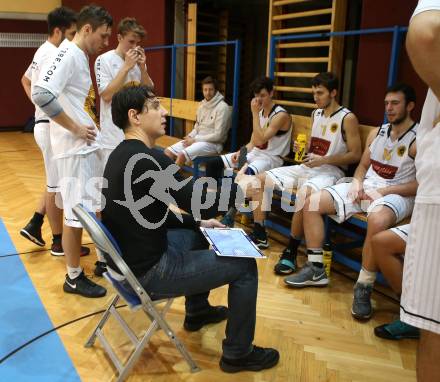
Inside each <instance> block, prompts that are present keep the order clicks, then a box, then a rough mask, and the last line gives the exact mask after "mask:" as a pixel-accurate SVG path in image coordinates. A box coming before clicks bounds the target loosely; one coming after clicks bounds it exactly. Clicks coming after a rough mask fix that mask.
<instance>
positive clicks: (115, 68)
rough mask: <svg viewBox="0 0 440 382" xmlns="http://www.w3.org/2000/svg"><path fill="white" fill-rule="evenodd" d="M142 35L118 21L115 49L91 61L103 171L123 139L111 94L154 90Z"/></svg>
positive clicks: (101, 265)
mask: <svg viewBox="0 0 440 382" xmlns="http://www.w3.org/2000/svg"><path fill="white" fill-rule="evenodd" d="M145 34H146V33H145V29H144V27H143V26H142V25H140V24H139V23H138V22H137V21H136V19H135V18H132V17H126V18H124V19H122V20H121V21H120V22H119V25H118V35H117V37H118V46H117V47H116V49H112V50H109V51H108V52H105V53H104V54H101V55H100V56H98V58H97V59H96V61H95V76H96V84H97V86H98V93H99V98H100V108H99V115H100V119H99V123H100V127H101V145H102V153H103V167H102V170H103V171H104V168H105V165H106V163H107V160H108V157H109V156H110V154H111V152H112V151H113V150H114V149H115V148H116V146H117V145H119V143H121V142H122V141H123V140H124V134H123V133H122V131H121V129H120V128H118V127H116V126H115V124H114V123H113V120H112V112H111V105H112V97H113V94H115V93H116V92H118V91H119V90H120V89H122V88H123V87H125V86H138V85H146V86H149V87H151V88H153V87H154V83H153V80H152V79H151V77H150V75H149V74H148V69H147V65H146V57H145V52H144V50H143V49H142V47H141V46H140V45H139V44H140V43H141V42H142V39H143V38H144V37H145ZM103 174H104V173H103ZM96 255H97V257H98V261H97V262H96V263H95V270H94V274H95V275H96V276H102V274H103V273H104V272H105V271H106V262H105V258H104V256H103V254H102V253H101V251H100V250H99V249H98V248H96Z"/></svg>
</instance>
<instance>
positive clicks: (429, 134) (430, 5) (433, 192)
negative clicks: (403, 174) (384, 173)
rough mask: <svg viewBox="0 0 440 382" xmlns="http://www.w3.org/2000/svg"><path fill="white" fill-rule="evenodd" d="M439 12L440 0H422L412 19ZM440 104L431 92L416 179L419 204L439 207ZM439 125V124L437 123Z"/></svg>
mask: <svg viewBox="0 0 440 382" xmlns="http://www.w3.org/2000/svg"><path fill="white" fill-rule="evenodd" d="M432 10H437V11H440V0H420V1H419V3H418V5H417V7H416V9H415V11H414V13H413V16H412V17H414V16H415V15H417V14H419V13H422V12H425V11H432ZM439 117H440V102H439V100H438V99H437V97H436V96H435V94H434V93H433V92H432V90H431V89H429V90H428V94H427V95H426V100H425V103H424V105H423V110H422V116H421V118H420V127H419V129H418V131H417V155H416V161H415V163H416V170H417V173H416V176H417V181H418V183H419V187H418V189H417V196H416V203H427V204H440V156H439V155H438V148H439V147H440V123H439V122H438V121H439ZM435 122H436V123H435Z"/></svg>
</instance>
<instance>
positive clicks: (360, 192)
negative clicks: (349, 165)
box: [347, 179, 365, 203]
mask: <svg viewBox="0 0 440 382" xmlns="http://www.w3.org/2000/svg"><path fill="white" fill-rule="evenodd" d="M347 196H348V199H349V200H351V201H352V202H353V203H360V201H361V200H364V199H365V192H364V185H363V183H362V182H359V181H358V180H357V179H353V181H352V182H351V186H350V190H349V191H348V194H347Z"/></svg>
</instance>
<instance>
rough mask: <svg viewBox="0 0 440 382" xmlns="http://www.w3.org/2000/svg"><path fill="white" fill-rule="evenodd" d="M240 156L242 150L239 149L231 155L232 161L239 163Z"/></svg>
mask: <svg viewBox="0 0 440 382" xmlns="http://www.w3.org/2000/svg"><path fill="white" fill-rule="evenodd" d="M239 156H240V150H238V151H237V152H235V153H234V154H232V157H231V161H232V163H234V164H235V163H237V162H238V157H239Z"/></svg>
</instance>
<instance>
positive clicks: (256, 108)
mask: <svg viewBox="0 0 440 382" xmlns="http://www.w3.org/2000/svg"><path fill="white" fill-rule="evenodd" d="M261 108H262V106H261V102H260V101H259V100H258V98H252V101H251V111H252V114H254V113H256V114H258V113H259V112H260V110H261Z"/></svg>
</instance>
